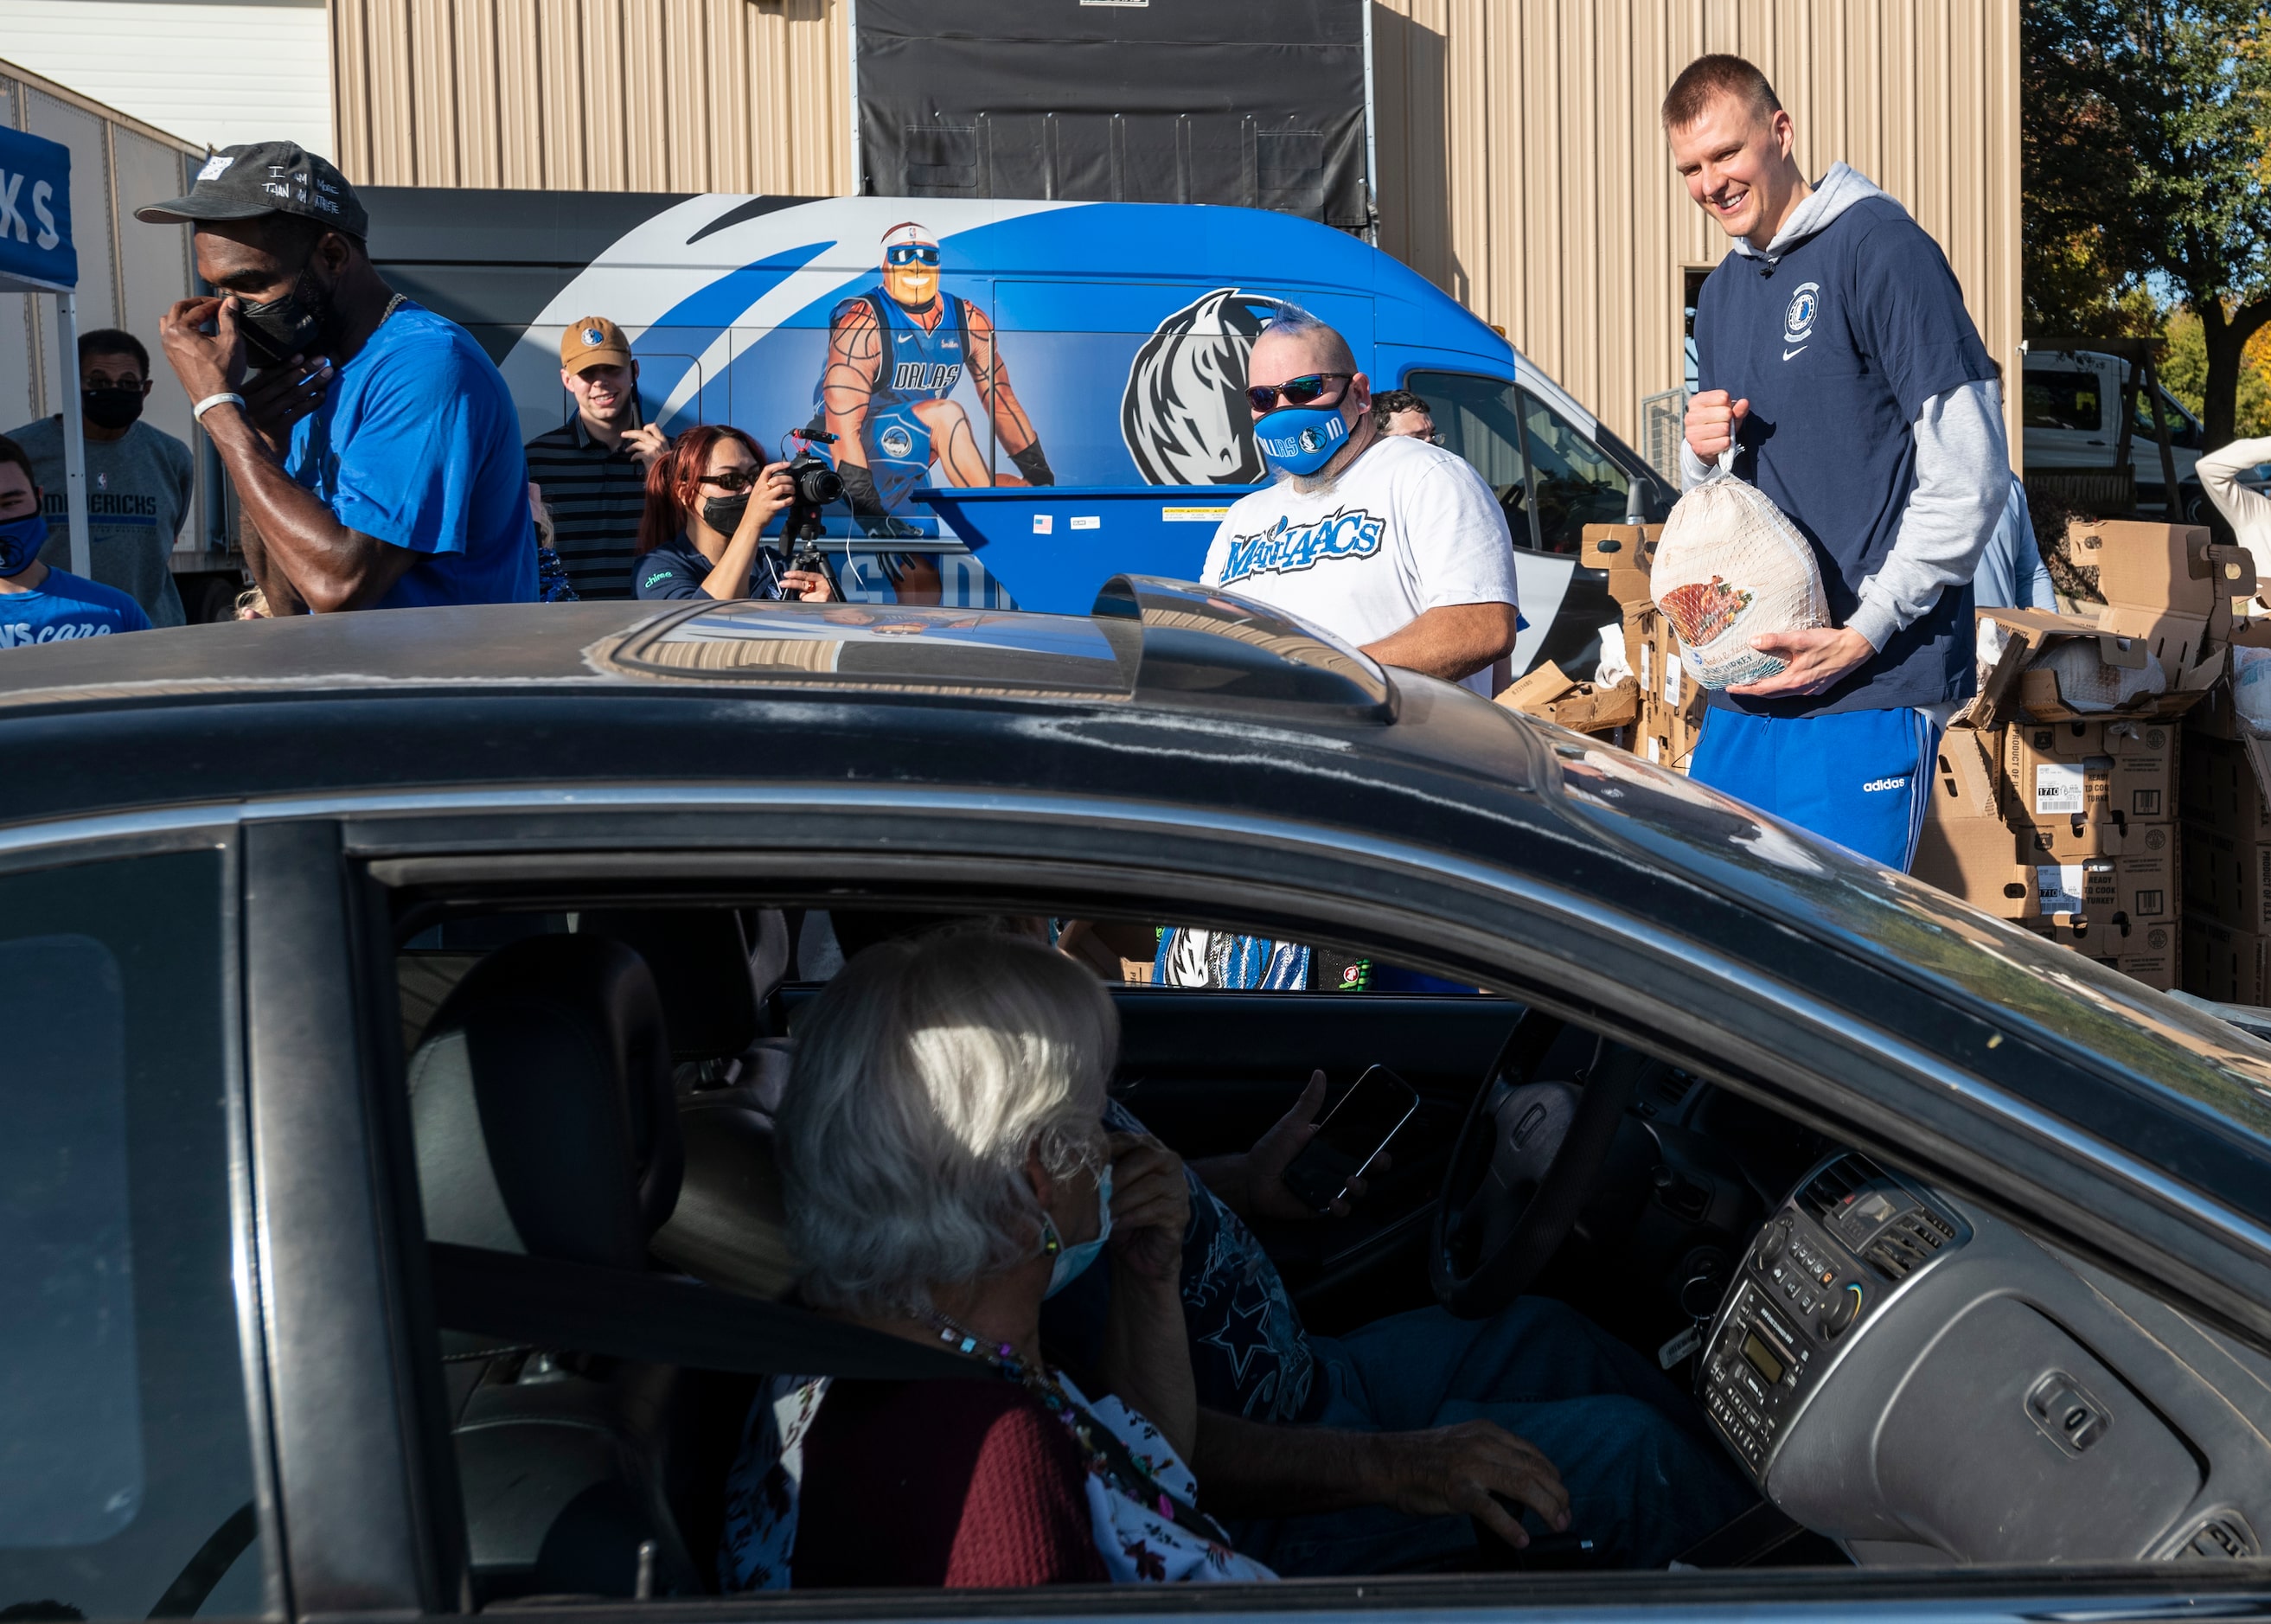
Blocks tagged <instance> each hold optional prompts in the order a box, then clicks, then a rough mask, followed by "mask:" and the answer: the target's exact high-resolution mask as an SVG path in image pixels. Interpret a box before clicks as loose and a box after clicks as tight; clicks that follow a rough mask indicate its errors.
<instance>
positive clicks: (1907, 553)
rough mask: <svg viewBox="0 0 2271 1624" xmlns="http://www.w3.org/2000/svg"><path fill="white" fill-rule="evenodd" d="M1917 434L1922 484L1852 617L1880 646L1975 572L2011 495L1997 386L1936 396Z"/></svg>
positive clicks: (1920, 415)
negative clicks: (1949, 588)
mask: <svg viewBox="0 0 2271 1624" xmlns="http://www.w3.org/2000/svg"><path fill="white" fill-rule="evenodd" d="M1914 432H1915V435H1916V458H1917V484H1916V489H1915V490H1914V491H1912V492H1911V493H1910V495H1909V505H1908V510H1907V511H1905V512H1903V513H1902V515H1901V529H1900V534H1899V535H1898V536H1896V537H1895V539H1894V540H1893V550H1892V551H1891V552H1890V553H1889V554H1888V555H1886V558H1885V562H1883V563H1882V564H1881V565H1880V566H1879V567H1878V570H1877V573H1876V574H1874V575H1873V576H1871V577H1869V578H1868V579H1867V580H1865V581H1864V582H1863V583H1861V601H1860V603H1859V604H1858V606H1857V607H1855V609H1854V611H1853V613H1852V615H1851V616H1850V618H1849V619H1848V620H1847V621H1846V622H1845V623H1846V625H1848V626H1849V627H1850V628H1851V629H1853V630H1855V631H1858V632H1859V633H1860V634H1861V635H1862V636H1863V637H1866V638H1868V640H1869V644H1870V646H1871V647H1873V648H1882V647H1884V646H1885V643H1886V640H1887V639H1888V638H1889V637H1891V636H1892V635H1893V634H1894V633H1895V632H1896V631H1898V630H1900V629H1902V627H1904V626H1906V625H1908V624H1909V623H1910V622H1912V621H1914V620H1916V619H1917V618H1918V617H1919V616H1921V615H1924V614H1925V613H1926V612H1928V611H1929V610H1930V609H1931V608H1932V605H1933V604H1935V603H1937V602H1939V600H1940V592H1941V589H1943V588H1945V587H1949V586H1960V585H1962V584H1963V583H1964V582H1966V581H1968V580H1969V579H1970V578H1971V577H1972V575H1973V574H1974V573H1975V572H1976V571H1977V570H1978V568H1979V555H1980V553H1981V552H1982V551H1983V550H1984V548H1986V545H1987V539H1988V538H1989V537H1990V536H1992V534H1993V533H1994V532H1995V524H1996V521H1997V520H1998V519H1999V518H2001V517H2002V513H2003V506H2004V503H2006V502H2007V501H2008V500H2009V496H2010V489H2011V451H2010V445H2009V442H2008V441H2007V439H2006V437H2005V436H2004V433H2003V413H2002V409H2001V407H2000V406H1999V404H1998V401H1997V391H1996V389H1995V387H1994V385H1992V384H1987V383H1975V384H1960V385H1958V386H1957V387H1956V388H1955V389H1951V390H1948V391H1947V392H1946V393H1944V394H1938V395H1934V396H1933V397H1932V399H1929V400H1927V401H1925V403H1924V409H1923V410H1922V411H1921V412H1919V413H1917V420H1916V423H1915V426H1914ZM1684 467H1685V465H1684V464H1683V471H1684Z"/></svg>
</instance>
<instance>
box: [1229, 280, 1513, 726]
mask: <svg viewBox="0 0 2271 1624" xmlns="http://www.w3.org/2000/svg"><path fill="white" fill-rule="evenodd" d="M1247 383H1248V384H1249V385H1250V387H1249V388H1248V389H1247V398H1248V401H1249V404H1250V405H1251V406H1252V409H1253V413H1254V420H1255V421H1254V434H1255V439H1256V440H1257V441H1259V442H1260V443H1261V446H1262V455H1263V456H1264V457H1266V458H1269V460H1270V466H1271V468H1272V469H1273V470H1274V472H1275V473H1276V474H1277V482H1276V483H1275V484H1273V485H1271V486H1270V488H1268V489H1266V490H1258V491H1255V493H1254V494H1253V495H1249V496H1245V497H1242V498H1240V500H1239V501H1238V502H1237V503H1235V504H1233V505H1232V508H1231V510H1230V512H1229V514H1228V515H1227V516H1226V517H1225V518H1224V519H1223V521H1222V527H1221V528H1220V529H1218V530H1217V531H1216V532H1215V535H1214V542H1213V544H1212V545H1211V546H1210V547H1209V548H1208V549H1207V561H1206V570H1205V573H1204V575H1203V577H1202V578H1203V580H1204V581H1205V582H1206V584H1207V585H1210V586H1223V587H1227V588H1229V589H1230V590H1231V591H1232V592H1237V593H1239V594H1240V595H1241V596H1244V597H1248V598H1253V599H1255V600H1258V601H1260V602H1262V603H1266V604H1268V605H1270V607H1273V608H1278V609H1283V610H1284V611H1286V612H1287V613H1288V614H1290V615H1299V617H1300V618H1301V619H1303V620H1306V621H1307V622H1310V623H1311V624H1313V625H1315V626H1319V627H1322V629H1325V630H1326V631H1329V632H1331V633H1332V634H1333V635H1334V636H1336V637H1339V638H1341V639H1342V640H1343V641H1344V642H1348V643H1353V644H1357V645H1358V646H1359V647H1360V648H1362V649H1363V650H1364V652H1366V653H1367V654H1369V655H1371V656H1372V657H1373V658H1374V659H1376V660H1378V661H1379V662H1380V663H1381V664H1382V665H1384V666H1400V667H1404V668H1405V669H1406V670H1411V671H1418V672H1422V673H1424V674H1426V675H1428V676H1433V677H1441V678H1442V679H1443V680H1444V681H1446V682H1463V683H1465V685H1466V686H1468V687H1470V688H1471V689H1475V690H1476V691H1477V692H1478V693H1480V694H1482V695H1484V696H1485V697H1489V695H1490V694H1491V693H1493V691H1495V684H1496V682H1498V681H1500V680H1502V679H1501V677H1500V674H1501V673H1503V672H1504V669H1505V668H1504V667H1503V665H1502V664H1501V663H1500V662H1502V661H1503V660H1504V659H1506V657H1507V655H1508V654H1509V653H1510V652H1512V651H1513V648H1514V640H1515V633H1516V632H1517V631H1518V630H1519V629H1521V626H1522V619H1521V616H1520V615H1517V614H1516V613H1515V585H1514V542H1513V539H1512V538H1511V537H1510V536H1509V535H1508V533H1507V528H1506V515H1505V514H1504V513H1503V512H1501V511H1500V509H1499V505H1498V501H1497V499H1496V498H1495V497H1494V496H1493V495H1491V490H1490V487H1489V486H1487V485H1485V484H1484V483H1483V480H1482V476H1481V475H1480V474H1478V473H1476V472H1475V471H1474V469H1473V468H1472V467H1471V466H1468V464H1467V463H1466V462H1465V460H1464V459H1463V458H1459V457H1457V456H1455V455H1453V454H1452V453H1451V452H1449V451H1445V450H1443V449H1442V448H1441V446H1436V445H1430V444H1428V443H1426V442H1425V441H1423V440H1417V439H1411V438H1409V437H1405V436H1383V435H1381V433H1380V432H1379V429H1378V426H1377V425H1376V424H1375V423H1374V421H1373V413H1372V384H1371V380H1369V379H1368V378H1366V376H1365V375H1364V374H1363V373H1361V372H1359V371H1358V370H1357V369H1356V359H1355V357H1354V355H1353V354H1351V352H1350V350H1349V346H1348V340H1347V339H1344V338H1342V337H1341V335H1340V334H1339V333H1337V332H1334V331H1333V329H1332V328H1330V327H1329V326H1327V325H1326V324H1324V323H1322V322H1321V321H1319V320H1318V319H1317V318H1316V317H1314V316H1311V315H1310V314H1309V313H1308V312H1307V311H1306V310H1300V309H1294V308H1293V307H1292V306H1287V307H1285V309H1284V311H1283V312H1282V313H1281V314H1280V315H1279V316H1278V317H1277V319H1276V320H1275V321H1273V322H1271V323H1270V325H1269V326H1268V327H1266V328H1265V329H1263V330H1262V336H1261V337H1260V338H1259V339H1255V343H1254V354H1253V355H1252V356H1251V357H1250V358H1249V359H1248V361H1247Z"/></svg>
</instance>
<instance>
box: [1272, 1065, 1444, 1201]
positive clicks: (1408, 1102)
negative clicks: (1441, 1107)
mask: <svg viewBox="0 0 2271 1624" xmlns="http://www.w3.org/2000/svg"><path fill="white" fill-rule="evenodd" d="M1418 1108H1419V1096H1418V1093H1417V1092H1415V1091H1413V1089H1412V1087H1411V1084H1409V1083H1406V1082H1405V1081H1404V1079H1403V1078H1402V1077H1399V1076H1396V1073H1395V1072H1393V1071H1391V1070H1389V1069H1388V1068H1387V1067H1386V1066H1374V1067H1372V1068H1370V1069H1367V1070H1366V1072H1365V1074H1364V1075H1363V1076H1360V1077H1359V1078H1358V1079H1357V1080H1356V1086H1355V1087H1353V1088H1351V1089H1350V1090H1349V1091H1348V1092H1347V1093H1345V1094H1344V1095H1342V1096H1341V1099H1340V1103H1339V1104H1338V1105H1336V1106H1334V1107H1333V1108H1332V1112H1331V1114H1329V1115H1328V1116H1327V1117H1326V1118H1325V1120H1324V1121H1322V1122H1321V1123H1320V1124H1318V1127H1317V1132H1316V1136H1315V1137H1314V1138H1313V1139H1311V1140H1310V1141H1309V1144H1308V1147H1307V1149H1306V1150H1304V1151H1302V1152H1301V1153H1300V1154H1299V1156H1296V1157H1295V1158H1293V1159H1292V1163H1291V1164H1290V1165H1289V1166H1287V1167H1286V1169H1285V1172H1284V1183H1285V1188H1287V1189H1289V1190H1291V1191H1292V1193H1293V1196H1294V1199H1295V1200H1297V1201H1299V1202H1300V1203H1301V1204H1302V1205H1303V1206H1305V1207H1307V1208H1308V1209H1309V1210H1310V1211H1313V1212H1318V1213H1327V1214H1329V1213H1330V1212H1331V1211H1332V1210H1333V1207H1334V1204H1335V1203H1337V1202H1341V1201H1343V1200H1344V1199H1346V1197H1347V1196H1348V1195H1349V1185H1350V1181H1352V1180H1358V1179H1361V1178H1362V1177H1363V1176H1364V1174H1365V1173H1366V1171H1367V1170H1368V1169H1370V1168H1372V1167H1374V1166H1376V1165H1378V1163H1379V1162H1380V1159H1381V1152H1382V1151H1386V1150H1387V1149H1388V1142H1389V1140H1391V1139H1393V1138H1394V1137H1395V1136H1396V1129H1399V1128H1401V1127H1403V1126H1404V1123H1405V1122H1407V1121H1410V1120H1411V1115H1412V1114H1413V1113H1414V1112H1416V1111H1417V1110H1418Z"/></svg>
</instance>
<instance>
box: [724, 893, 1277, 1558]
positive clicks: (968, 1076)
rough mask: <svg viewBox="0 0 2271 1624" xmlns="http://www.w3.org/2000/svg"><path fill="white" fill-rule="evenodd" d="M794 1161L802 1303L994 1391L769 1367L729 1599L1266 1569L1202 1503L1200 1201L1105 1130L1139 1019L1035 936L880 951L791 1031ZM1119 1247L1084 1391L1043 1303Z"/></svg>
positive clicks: (1159, 1149)
mask: <svg viewBox="0 0 2271 1624" xmlns="http://www.w3.org/2000/svg"><path fill="white" fill-rule="evenodd" d="M797 1038H798V1047H797V1056H796V1062H795V1071H794V1074H793V1078H792V1080H791V1083H790V1085H789V1088H788V1091H787V1095H786V1100H785V1103H784V1105H783V1107H782V1110H781V1114H780V1117H779V1121H778V1153H779V1157H780V1162H781V1171H782V1175H783V1181H784V1184H785V1186H786V1202H787V1206H788V1211H789V1221H790V1225H791V1228H792V1231H793V1235H794V1239H795V1242H796V1246H797V1249H798V1255H799V1256H800V1258H801V1259H802V1260H803V1263H804V1267H805V1273H804V1275H803V1277H802V1281H801V1290H802V1292H803V1295H804V1299H805V1300H806V1301H807V1302H808V1303H809V1304H811V1305H812V1306H813V1307H815V1308H818V1309H820V1310H822V1311H823V1312H826V1313H830V1314H834V1315H838V1316H840V1317H842V1318H844V1319H847V1320H851V1321H853V1322H858V1323H861V1324H865V1325H867V1326H870V1327H872V1328H874V1329H875V1330H881V1331H884V1332H887V1333H889V1334H890V1335H893V1336H897V1337H905V1338H907V1339H909V1340H912V1341H917V1342H923V1343H927V1344H930V1345H934V1346H943V1347H945V1348H947V1349H949V1350H950V1351H952V1352H956V1353H958V1354H960V1355H962V1356H963V1357H964V1358H967V1359H969V1360H972V1361H974V1362H976V1363H978V1364H980V1365H982V1366H985V1367H988V1368H990V1369H991V1371H992V1372H993V1373H994V1374H995V1375H996V1376H997V1377H998V1378H999V1379H998V1380H996V1381H990V1382H989V1381H932V1382H845V1381H834V1380H830V1379H829V1378H824V1377H823V1378H806V1377H798V1376H779V1377H775V1378H773V1379H772V1381H771V1382H770V1383H769V1384H768V1386H767V1388H766V1389H765V1390H763V1392H761V1393H760V1394H759V1396H758V1399H757V1402H756V1405H755V1406H754V1408H753V1409H752V1411H751V1412H750V1416H749V1423H748V1431H747V1434H746V1435H745V1436H744V1438H743V1441H742V1445H741V1454H740V1456H739V1458H738V1459H737V1460H736V1462H735V1464H734V1466H733V1472H732V1474H731V1477H730V1479H729V1480H728V1484H727V1497H726V1534H725V1539H724V1543H723V1546H722V1549H721V1551H720V1553H719V1576H720V1579H721V1581H722V1583H723V1586H724V1588H725V1589H726V1590H760V1589H773V1588H779V1587H784V1586H787V1585H789V1584H791V1583H793V1584H794V1585H795V1586H796V1587H797V1588H800V1589H804V1588H811V1587H825V1586H836V1585H863V1586H872V1585H983V1586H998V1585H1024V1584H1045V1583H1082V1582H1089V1583H1103V1582H1106V1581H1112V1582H1115V1583H1133V1582H1138V1581H1146V1580H1150V1581H1162V1580H1168V1581H1172V1580H1239V1579H1267V1578H1270V1577H1273V1575H1272V1574H1271V1573H1270V1570H1269V1569H1268V1568H1263V1567H1262V1566H1261V1565H1260V1564H1259V1563H1257V1562H1255V1561H1251V1560H1249V1559H1248V1558H1246V1557H1243V1556H1240V1555H1239V1554H1238V1553H1236V1552H1235V1551H1233V1550H1232V1549H1231V1546H1230V1540H1229V1537H1228V1536H1227V1535H1226V1534H1225V1533H1224V1532H1223V1531H1222V1529H1221V1527H1220V1526H1219V1525H1218V1524H1217V1523H1215V1522H1214V1521H1213V1519H1211V1518H1210V1517H1209V1516H1206V1515H1205V1514H1204V1513H1203V1512H1201V1511H1200V1510H1198V1509H1197V1505H1196V1501H1197V1494H1198V1486H1197V1484H1196V1482H1195V1480H1194V1479H1193V1478H1192V1476H1191V1472H1190V1469H1189V1468H1188V1466H1187V1465H1185V1464H1184V1462H1185V1460H1186V1458H1187V1457H1188V1455H1189V1454H1190V1451H1191V1448H1192V1442H1193V1439H1194V1436H1195V1432H1196V1428H1197V1399H1196V1397H1195V1389H1194V1387H1193V1384H1192V1378H1191V1369H1190V1355H1189V1350H1188V1345H1187V1344H1186V1342H1185V1340H1184V1327H1183V1315H1182V1303H1181V1300H1180V1295H1179V1290H1178V1287H1179V1271H1180V1267H1181V1259H1182V1242H1183V1234H1184V1231H1185V1229H1186V1227H1187V1226H1188V1219H1189V1196H1188V1188H1187V1186H1186V1184H1185V1181H1184V1178H1183V1171H1182V1164H1181V1163H1180V1160H1179V1159H1178V1158H1176V1157H1175V1156H1174V1155H1173V1153H1172V1152H1171V1151H1167V1150H1166V1149H1165V1147H1163V1146H1161V1145H1160V1144H1158V1142H1157V1141H1155V1140H1150V1139H1144V1138H1137V1137H1134V1136H1125V1135H1122V1136H1113V1135H1109V1134H1107V1133H1106V1129H1105V1127H1104V1124H1103V1113H1104V1107H1105V1091H1104V1089H1105V1081H1106V1078H1107V1077H1108V1076H1110V1074H1111V1071H1112V1068H1113V1062H1114V1058H1115V1054H1116V1051H1117V1049H1118V1047H1119V1038H1120V1032H1119V1017H1118V1015H1117V1013H1116V1012H1115V1011H1114V1009H1113V1006H1112V1002H1111V1000H1110V998H1109V997H1108V996H1106V994H1105V992H1104V990H1103V988H1102V987H1100V986H1099V985H1098V982H1097V981H1096V980H1095V978H1093V977H1092V976H1091V975H1090V974H1089V973H1088V972H1085V971H1083V969H1081V968H1080V967H1079V966H1078V965H1075V964H1074V963H1072V962H1071V961H1070V960H1069V959H1068V958H1066V957H1063V956H1061V955H1060V954H1058V953H1056V952H1055V951H1054V950H1051V949H1050V948H1048V947H1046V945H1044V944H1042V943H1041V942H1037V941H1034V940H1031V939H1028V938H1023V937H1017V936H1011V935H1001V934H989V933H983V932H976V931H959V932H947V933H942V934H939V935H932V936H928V937H923V938H918V939H915V940H912V941H895V942H884V943H882V944H881V945H878V946H876V947H874V948H870V949H869V950H867V951H866V952H863V953H861V954H860V955H859V957H856V958H855V959H853V962H852V963H851V964H850V965H847V966H845V969H844V971H843V972H841V973H840V974H839V975H838V976H837V978H836V979H835V980H833V981H832V982H830V984H829V986H828V987H827V989H826V990H825V991H824V992H823V993H822V994H821V995H820V996H819V998H817V999H816V1000H815V1002H814V1003H813V1005H812V1007H811V1009H809V1010H808V1012H807V1013H806V1015H805V1017H804V1018H803V1020H802V1021H801V1022H800V1024H799V1027H798V1032H797ZM1107 1245H1108V1246H1110V1247H1111V1248H1112V1249H1113V1271H1112V1292H1113V1300H1112V1314H1111V1321H1110V1329H1109V1330H1108V1332H1107V1337H1106V1353H1105V1355H1104V1358H1103V1360H1102V1363H1101V1366H1100V1367H1099V1369H1098V1372H1097V1373H1096V1374H1097V1375H1098V1379H1099V1382H1100V1383H1101V1384H1102V1385H1103V1386H1104V1387H1106V1388H1107V1389H1109V1390H1107V1391H1105V1392H1101V1393H1099V1394H1098V1396H1096V1397H1090V1396H1089V1395H1087V1394H1086V1393H1084V1392H1083V1391H1082V1390H1081V1389H1080V1388H1079V1387H1078V1386H1076V1384H1075V1383H1074V1382H1073V1381H1072V1379H1071V1378H1070V1377H1068V1376H1067V1375H1066V1374H1064V1373H1062V1372H1061V1371H1058V1370H1054V1369H1052V1368H1051V1367H1050V1366H1049V1364H1048V1362H1047V1361H1046V1359H1044V1358H1043V1356H1042V1352H1041V1347H1040V1315H1041V1302H1042V1300H1043V1299H1044V1298H1046V1297H1047V1296H1049V1295H1050V1294H1051V1293H1052V1292H1055V1291H1057V1290H1058V1289H1060V1288H1061V1287H1062V1286H1063V1285H1066V1284H1068V1282H1069V1281H1071V1280H1072V1278H1074V1277H1075V1276H1076V1275H1077V1274H1079V1273H1080V1271H1081V1270H1083V1269H1084V1268H1086V1267H1087V1266H1088V1264H1089V1263H1092V1262H1093V1261H1094V1260H1095V1258H1096V1256H1097V1255H1098V1253H1099V1252H1101V1251H1102V1249H1103V1248H1105V1247H1106V1246H1107Z"/></svg>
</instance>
